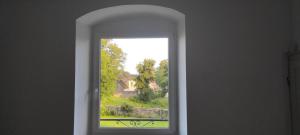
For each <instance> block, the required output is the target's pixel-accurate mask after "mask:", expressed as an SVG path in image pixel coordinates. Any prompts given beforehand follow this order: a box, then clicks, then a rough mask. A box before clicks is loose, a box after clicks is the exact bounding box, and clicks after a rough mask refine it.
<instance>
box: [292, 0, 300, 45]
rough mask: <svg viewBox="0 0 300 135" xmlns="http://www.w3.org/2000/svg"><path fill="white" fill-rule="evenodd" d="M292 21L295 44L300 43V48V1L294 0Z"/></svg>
mask: <svg viewBox="0 0 300 135" xmlns="http://www.w3.org/2000/svg"><path fill="white" fill-rule="evenodd" d="M292 15H293V16H292V20H293V21H292V23H293V37H294V44H296V45H298V50H300V1H299V0H292Z"/></svg>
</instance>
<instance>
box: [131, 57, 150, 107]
mask: <svg viewBox="0 0 300 135" xmlns="http://www.w3.org/2000/svg"><path fill="white" fill-rule="evenodd" d="M154 64H155V60H152V59H145V60H144V61H143V62H142V63H139V64H138V65H137V66H136V69H137V71H138V73H139V74H138V76H137V77H136V78H135V87H136V88H137V90H138V98H139V99H140V100H141V101H145V102H146V101H150V100H151V99H152V97H153V95H154V94H153V92H152V90H151V89H150V88H149V84H150V82H151V81H154V78H155V68H154Z"/></svg>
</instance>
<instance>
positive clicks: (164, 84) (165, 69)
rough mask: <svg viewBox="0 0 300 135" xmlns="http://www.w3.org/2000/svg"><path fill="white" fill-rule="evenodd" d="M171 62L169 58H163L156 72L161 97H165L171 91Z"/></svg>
mask: <svg viewBox="0 0 300 135" xmlns="http://www.w3.org/2000/svg"><path fill="white" fill-rule="evenodd" d="M168 74H169V63H168V60H162V61H161V62H160V63H159V67H158V68H157V70H156V72H155V80H156V83H157V84H158V85H159V87H160V89H161V95H160V96H161V97H164V96H165V95H166V94H167V92H168V91H169V88H168V84H169V77H168Z"/></svg>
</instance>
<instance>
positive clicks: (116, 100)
mask: <svg viewBox="0 0 300 135" xmlns="http://www.w3.org/2000/svg"><path fill="white" fill-rule="evenodd" d="M124 103H126V104H128V105H131V106H133V107H141V108H163V109H167V108H168V106H169V104H168V98H156V99H154V100H152V101H150V102H148V103H145V102H140V101H137V100H135V99H133V98H132V99H130V98H120V97H114V96H112V97H109V98H103V99H101V105H111V106H121V105H122V104H124Z"/></svg>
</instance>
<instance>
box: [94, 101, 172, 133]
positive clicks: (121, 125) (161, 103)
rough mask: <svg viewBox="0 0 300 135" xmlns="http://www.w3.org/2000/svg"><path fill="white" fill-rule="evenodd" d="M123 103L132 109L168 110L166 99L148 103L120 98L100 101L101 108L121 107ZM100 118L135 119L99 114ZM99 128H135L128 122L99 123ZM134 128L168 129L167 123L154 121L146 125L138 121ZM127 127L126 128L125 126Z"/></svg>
mask: <svg viewBox="0 0 300 135" xmlns="http://www.w3.org/2000/svg"><path fill="white" fill-rule="evenodd" d="M124 103H126V104H128V105H130V106H132V107H134V108H137V107H139V108H162V109H168V107H169V104H168V98H156V99H153V100H152V101H150V102H141V101H138V100H136V99H134V98H121V97H114V96H111V97H109V98H108V97H107V98H102V99H101V107H102V108H103V107H105V106H121V105H123V104H124ZM100 117H101V118H135V117H128V116H112V115H104V114H102V113H101V116H100ZM99 122H100V127H113V128H127V126H130V127H135V126H134V125H132V122H130V121H122V122H123V123H121V122H118V121H99ZM136 124H138V125H136V127H141V128H168V127H169V121H154V122H150V123H148V121H140V122H139V123H136ZM126 125H127V126H126Z"/></svg>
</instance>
